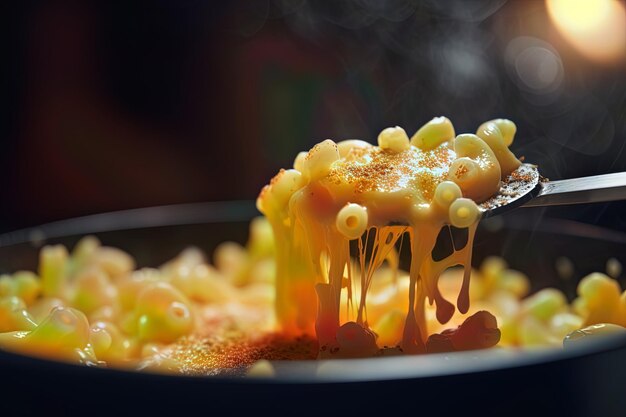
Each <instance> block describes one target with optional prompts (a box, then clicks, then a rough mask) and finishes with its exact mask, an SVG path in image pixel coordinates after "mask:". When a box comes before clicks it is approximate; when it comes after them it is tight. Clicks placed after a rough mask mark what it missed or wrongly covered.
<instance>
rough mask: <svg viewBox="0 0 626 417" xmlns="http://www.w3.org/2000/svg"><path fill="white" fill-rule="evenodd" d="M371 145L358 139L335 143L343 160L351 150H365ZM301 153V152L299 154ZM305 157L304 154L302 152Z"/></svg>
mask: <svg viewBox="0 0 626 417" xmlns="http://www.w3.org/2000/svg"><path fill="white" fill-rule="evenodd" d="M371 147H372V144H371V143H368V142H365V141H364V140H360V139H346V140H342V141H340V142H337V151H338V152H339V156H340V157H341V158H345V157H346V156H348V154H349V153H350V152H351V151H352V150H353V149H367V148H371ZM300 153H303V152H300ZM304 154H305V155H306V152H304Z"/></svg>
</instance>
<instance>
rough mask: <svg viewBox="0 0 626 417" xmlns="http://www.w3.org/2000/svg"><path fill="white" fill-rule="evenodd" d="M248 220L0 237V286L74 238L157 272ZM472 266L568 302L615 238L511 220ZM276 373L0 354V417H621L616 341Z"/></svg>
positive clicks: (320, 365) (239, 232)
mask: <svg viewBox="0 0 626 417" xmlns="http://www.w3.org/2000/svg"><path fill="white" fill-rule="evenodd" d="M254 213H255V211H254V207H253V205H252V204H251V203H248V202H230V203H210V204H194V205H184V206H171V207H158V208H149V209H139V210H131V211H125V212H118V213H109V214H103V215H96V216H89V217H84V218H79V219H74V220H68V221H63V222H57V223H53V224H48V225H45V226H42V227H39V228H34V229H29V230H24V231H19V232H14V233H10V234H7V235H3V236H0V272H10V271H14V270H17V269H34V267H35V265H36V260H37V253H38V249H37V247H38V246H40V245H41V244H43V243H44V242H45V243H63V244H66V245H69V246H72V245H73V244H74V243H75V242H76V241H77V240H78V239H79V238H80V237H81V236H82V235H84V234H96V235H97V236H98V237H99V238H100V239H101V240H102V241H103V242H104V243H105V244H107V245H112V246H118V247H120V248H122V249H124V250H126V251H128V252H129V253H131V254H133V255H134V256H135V258H136V259H137V262H138V264H139V266H147V265H152V266H154V265H158V264H160V263H162V262H164V261H165V260H167V259H169V258H171V257H173V256H175V255H176V254H177V253H179V252H180V250H182V249H183V248H184V247H186V246H188V245H196V246H198V247H200V248H202V249H204V250H205V251H206V252H207V253H211V252H212V250H213V249H214V248H215V246H216V245H217V244H218V243H220V242H222V241H224V240H236V241H240V242H243V241H245V238H246V235H247V227H248V220H249V219H250V218H251V217H252V216H253V215H254ZM534 213H535V214H536V213H537V212H534ZM503 225H506V226H505V227H501V226H503ZM474 253H475V255H474V262H475V263H476V264H479V263H480V261H481V260H482V259H483V258H484V257H486V256H489V255H501V256H503V257H504V258H506V259H507V260H508V261H509V263H510V265H511V266H512V267H513V268H516V269H519V270H521V271H524V272H526V273H527V274H528V275H529V276H530V277H531V279H532V280H533V287H534V288H533V290H537V289H539V288H542V287H545V286H555V287H559V288H561V289H562V290H563V291H564V292H565V293H566V294H567V295H568V296H570V297H573V296H574V294H575V290H576V284H577V280H578V279H580V278H581V277H582V276H584V275H585V274H586V273H589V272H592V271H602V270H604V268H605V263H606V261H607V259H608V258H610V257H615V258H617V259H619V260H620V261H621V262H622V263H625V264H626V235H624V234H622V233H619V232H615V231H611V230H606V229H600V228H596V227H593V226H588V225H583V224H579V223H572V222H567V221H561V220H555V219H540V218H539V217H533V213H531V212H530V211H527V210H519V211H518V212H516V213H513V214H511V215H508V216H507V217H506V218H504V219H503V218H494V219H490V220H488V221H486V222H484V224H483V226H481V228H480V231H479V233H478V235H477V238H476V243H475V250H474ZM560 256H568V257H569V258H570V259H571V260H572V261H573V262H574V265H575V267H576V269H575V270H576V276H575V277H574V278H573V279H571V280H560V279H558V278H556V277H557V276H558V274H557V273H556V271H555V266H554V265H555V259H557V258H558V257H560ZM622 284H624V283H623V282H622ZM276 367H277V376H276V377H274V378H273V379H270V380H254V379H241V378H239V379H233V378H230V379H229V378H214V377H184V376H169V375H156V374H147V373H138V372H128V371H121V370H113V369H99V368H87V367H83V366H78V365H72V364H66V363H61V362H53V361H47V360H42V359H37V358H31V357H26V356H22V355H18V354H14V353H9V352H2V351H0V381H1V387H0V416H5V415H6V416H9V415H11V416H12V415H41V416H46V415H80V416H90V415H93V414H96V415H111V416H119V415H141V416H143V415H145V416H152V415H177V416H184V415H187V414H188V415H207V416H211V415H249V416H255V415H276V416H317V417H319V416H365V415H398V414H399V413H406V414H404V415H407V416H408V415H415V416H418V415H424V413H435V415H458V416H461V415H463V416H465V415H467V416H470V415H501V416H508V415H525V416H531V415H543V414H548V413H549V414H551V415H554V416H560V415H563V416H598V417H600V416H602V417H605V416H623V415H626V338H624V337H617V338H610V339H607V340H605V341H603V342H601V343H596V344H593V345H588V346H585V347H581V348H579V349H575V350H568V351H561V350H550V351H536V352H530V353H528V352H527V353H523V352H522V353H516V354H514V353H510V352H507V351H498V350H490V351H482V352H481V351H477V352H465V353H461V354H453V355H428V356H414V357H394V358H384V359H383V358H375V359H360V360H344V361H332V362H308V363H307V362H289V363H281V364H277V366H276ZM270 413H271V414H270Z"/></svg>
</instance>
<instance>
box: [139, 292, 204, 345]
mask: <svg viewBox="0 0 626 417" xmlns="http://www.w3.org/2000/svg"><path fill="white" fill-rule="evenodd" d="M134 314H135V318H136V320H137V335H138V337H139V338H140V340H143V341H155V342H162V343H171V342H173V341H174V340H176V339H177V338H179V337H180V336H183V335H186V334H188V333H189V332H191V330H192V329H193V316H192V313H191V311H190V309H189V307H188V301H187V300H186V298H185V296H184V295H183V294H182V293H181V292H180V291H179V290H177V289H176V288H175V287H173V286H171V285H170V284H167V283H164V282H159V283H155V284H151V285H149V286H148V287H146V288H144V289H143V290H142V291H141V292H140V293H139V295H138V297H137V304H136V306H135V313H134Z"/></svg>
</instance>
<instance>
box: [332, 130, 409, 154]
mask: <svg viewBox="0 0 626 417" xmlns="http://www.w3.org/2000/svg"><path fill="white" fill-rule="evenodd" d="M378 146H380V147H381V148H382V149H388V150H390V151H392V152H402V151H406V150H407V149H409V146H411V144H410V143H409V137H408V135H407V134H406V132H405V130H404V129H402V128H401V127H400V126H396V127H388V128H387V129H384V130H383V131H382V132H380V134H379V135H378ZM340 154H341V153H340Z"/></svg>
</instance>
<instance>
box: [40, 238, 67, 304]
mask: <svg viewBox="0 0 626 417" xmlns="http://www.w3.org/2000/svg"><path fill="white" fill-rule="evenodd" d="M67 268H68V253H67V249H66V248H65V246H63V245H56V246H44V247H43V248H42V249H41V252H40V254H39V276H40V277H41V291H42V293H43V295H45V296H46V297H59V296H63V295H64V294H63V293H64V291H65V290H66V287H65V284H66V281H67Z"/></svg>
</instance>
